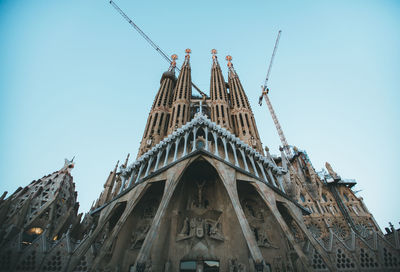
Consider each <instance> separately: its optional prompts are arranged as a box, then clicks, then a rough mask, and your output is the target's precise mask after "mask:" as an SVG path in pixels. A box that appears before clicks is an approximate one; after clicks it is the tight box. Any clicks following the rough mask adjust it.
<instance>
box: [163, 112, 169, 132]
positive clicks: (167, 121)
mask: <svg viewBox="0 0 400 272" xmlns="http://www.w3.org/2000/svg"><path fill="white" fill-rule="evenodd" d="M168 123H169V114H167V116H166V117H165V126H164V135H165V134H167V128H168Z"/></svg>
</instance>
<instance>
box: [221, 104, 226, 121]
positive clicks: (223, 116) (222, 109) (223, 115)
mask: <svg viewBox="0 0 400 272" xmlns="http://www.w3.org/2000/svg"><path fill="white" fill-rule="evenodd" d="M221 114H222V118H225V113H224V106H222V105H221Z"/></svg>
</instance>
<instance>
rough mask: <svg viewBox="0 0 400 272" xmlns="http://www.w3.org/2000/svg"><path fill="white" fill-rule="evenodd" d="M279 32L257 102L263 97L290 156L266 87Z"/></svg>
mask: <svg viewBox="0 0 400 272" xmlns="http://www.w3.org/2000/svg"><path fill="white" fill-rule="evenodd" d="M281 33H282V30H279V32H278V36H277V37H276V41H275V46H274V50H273V52H272V56H271V61H270V62H269V67H268V72H267V77H266V78H265V82H264V85H263V86H261V96H260V98H259V100H258V104H259V105H260V106H261V105H262V99H263V98H264V99H265V103H267V106H268V109H269V112H270V113H271V116H272V120H273V121H274V124H275V127H276V130H277V131H278V135H279V138H280V140H281V143H282V145H283V150H284V151H285V153H286V155H287V156H288V157H291V154H292V152H291V151H290V147H289V145H288V143H287V141H286V137H285V135H284V134H283V130H282V128H281V125H280V124H279V121H278V117H276V114H275V111H274V108H273V107H272V104H271V101H270V100H269V97H268V93H269V89H268V87H267V84H268V80H269V76H270V74H271V68H272V64H273V62H274V58H275V54H276V50H277V49H278V44H279V39H280V37H281Z"/></svg>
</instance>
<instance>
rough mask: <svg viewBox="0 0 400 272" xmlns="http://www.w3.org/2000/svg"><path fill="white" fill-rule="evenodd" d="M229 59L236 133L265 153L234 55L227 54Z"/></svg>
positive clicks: (233, 118)
mask: <svg viewBox="0 0 400 272" xmlns="http://www.w3.org/2000/svg"><path fill="white" fill-rule="evenodd" d="M225 59H226V60H227V61H228V69H229V72H228V85H229V94H230V100H231V105H232V109H231V115H232V124H233V127H234V131H235V134H236V135H237V136H238V137H239V138H240V139H242V140H243V141H244V142H246V143H247V144H248V145H250V146H252V147H253V148H255V149H257V150H258V152H260V153H263V149H262V144H261V140H260V136H259V134H258V130H257V126H256V122H255V120H254V115H253V111H252V110H251V107H250V103H249V100H248V99H247V95H246V93H245V91H244V89H243V86H242V84H241V82H240V79H239V76H238V75H237V73H236V71H235V69H234V68H233V64H232V62H231V61H232V57H231V56H229V55H228V56H226V58H225Z"/></svg>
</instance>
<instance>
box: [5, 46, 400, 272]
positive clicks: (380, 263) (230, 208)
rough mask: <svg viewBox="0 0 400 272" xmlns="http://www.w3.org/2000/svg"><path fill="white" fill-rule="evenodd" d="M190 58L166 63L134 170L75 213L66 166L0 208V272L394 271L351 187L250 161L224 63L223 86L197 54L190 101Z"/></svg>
mask: <svg viewBox="0 0 400 272" xmlns="http://www.w3.org/2000/svg"><path fill="white" fill-rule="evenodd" d="M190 53H191V50H190V49H186V50H185V57H184V60H183V64H182V66H181V69H180V73H179V74H177V72H176V71H175V70H176V60H177V55H173V56H172V57H171V59H172V62H171V65H170V67H169V68H168V70H167V71H166V72H165V73H163V74H162V77H161V81H160V87H159V89H158V91H157V92H156V95H155V99H154V102H153V105H152V107H151V110H150V113H149V116H148V119H147V123H146V126H145V128H144V133H143V138H142V140H141V142H140V147H139V151H138V155H137V158H136V160H135V161H133V162H129V159H130V157H129V155H128V157H127V158H126V159H125V160H124V161H123V163H121V164H120V162H119V161H118V162H117V163H116V165H115V166H114V167H113V168H112V170H111V171H110V174H109V175H108V177H107V178H106V181H105V183H104V186H103V187H104V190H103V191H102V193H101V194H100V196H99V197H98V199H97V200H95V201H94V203H93V206H92V207H91V209H90V211H89V212H88V213H86V214H84V215H83V214H78V208H79V203H78V202H77V192H76V191H75V184H74V182H73V178H72V175H71V171H72V169H73V168H74V161H73V159H72V160H65V164H64V166H63V167H62V168H61V169H60V170H58V171H55V172H54V173H52V174H49V175H47V176H44V177H43V178H41V179H38V180H35V181H33V182H32V183H30V184H29V185H27V186H25V187H24V188H19V189H18V190H17V191H16V192H14V193H13V194H11V195H10V196H8V197H6V194H3V195H2V196H1V197H0V223H1V224H0V271H66V272H71V271H76V272H78V271H99V272H100V271H101V272H106V271H107V272H111V271H115V272H116V271H130V272H135V271H139V272H143V271H164V272H170V271H204V272H210V271H213V272H215V271H229V272H244V271H249V272H250V271H257V272H258V271H399V269H400V254H399V250H400V240H399V232H400V231H399V230H398V229H396V228H395V227H394V226H393V225H390V227H389V228H387V229H386V234H384V233H383V232H382V231H381V229H380V227H379V226H378V225H377V223H376V221H375V219H374V216H373V215H372V214H371V213H370V212H369V211H368V209H367V206H366V204H365V203H364V201H363V199H362V198H361V197H359V196H358V195H357V194H356V193H355V192H354V191H353V187H354V186H355V185H356V181H355V180H349V179H345V178H342V177H341V176H340V175H339V174H338V172H339V171H335V170H334V166H332V165H331V164H329V163H326V170H322V171H320V172H317V171H316V170H315V169H314V167H313V165H312V162H311V160H310V158H309V157H308V155H307V153H306V152H305V151H301V150H299V149H298V148H295V147H293V148H291V147H290V148H289V147H287V148H289V151H290V152H289V151H288V150H285V152H284V149H283V148H281V154H280V155H279V156H275V155H272V154H270V152H269V149H268V148H266V149H265V152H264V148H263V146H262V143H261V139H260V135H259V133H258V128H257V125H256V122H255V119H254V115H253V111H252V109H251V106H250V103H249V100H248V97H247V95H246V93H245V91H244V88H243V86H242V83H241V81H240V79H239V75H238V73H237V72H236V70H235V69H234V66H233V63H232V59H233V58H232V57H231V56H227V57H226V60H227V61H228V67H227V69H228V77H227V79H226V80H225V78H224V76H223V69H222V68H221V66H220V64H219V61H218V57H217V50H215V49H213V50H212V51H211V54H212V60H211V62H212V64H211V79H210V96H207V95H204V93H203V95H202V96H201V97H198V96H196V95H195V94H192V82H191V66H190V61H191V56H190ZM132 125H134V124H132ZM99 186H101V185H100V183H99Z"/></svg>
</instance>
